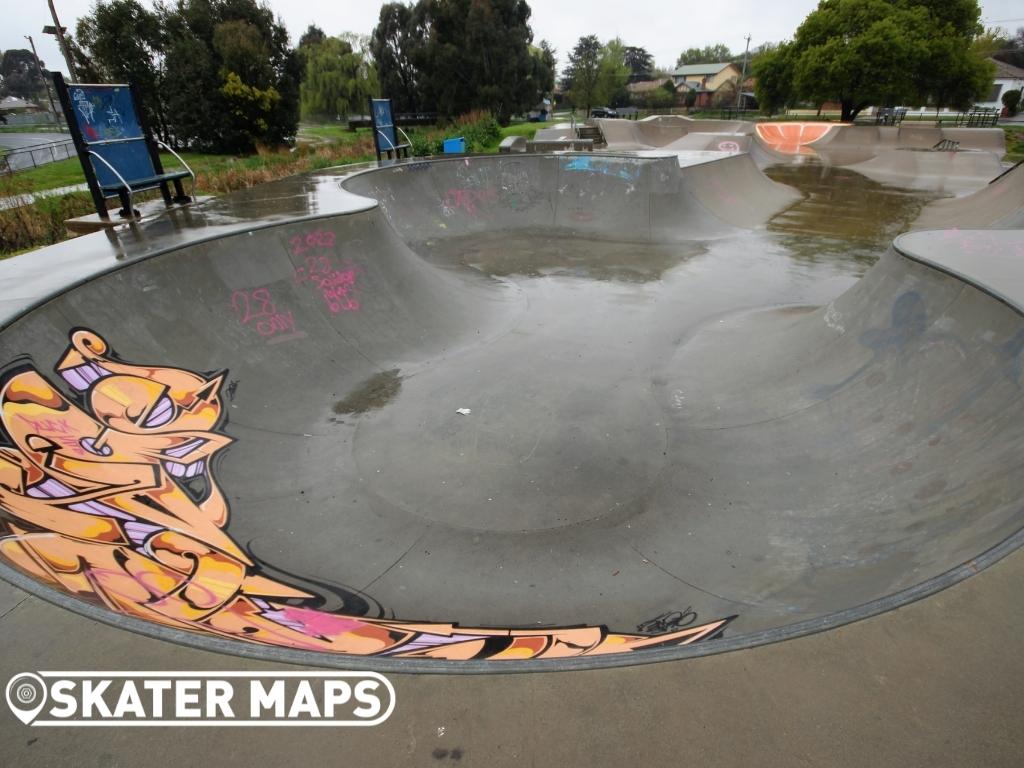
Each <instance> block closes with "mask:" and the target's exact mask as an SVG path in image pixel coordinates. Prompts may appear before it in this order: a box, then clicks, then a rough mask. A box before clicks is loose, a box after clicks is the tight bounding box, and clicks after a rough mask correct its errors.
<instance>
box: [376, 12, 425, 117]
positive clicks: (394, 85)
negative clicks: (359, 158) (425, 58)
mask: <svg viewBox="0 0 1024 768" xmlns="http://www.w3.org/2000/svg"><path fill="white" fill-rule="evenodd" d="M425 33H426V30H424V29H422V28H421V26H420V14H417V13H415V12H414V9H413V7H412V6H409V5H405V4H404V3H385V4H384V5H383V6H382V7H381V9H380V15H379V16H378V20H377V26H376V27H374V29H373V34H372V35H371V36H370V53H371V54H372V55H373V61H374V63H375V64H376V67H377V78H378V80H379V83H380V94H379V95H380V96H383V97H385V98H389V99H391V100H392V101H393V102H394V107H395V110H396V111H397V112H410V111H413V110H417V109H421V108H422V106H423V104H424V99H423V93H422V91H421V90H420V83H419V72H418V70H417V65H416V61H417V59H418V58H419V57H420V51H421V49H422V47H423V37H424V35H425Z"/></svg>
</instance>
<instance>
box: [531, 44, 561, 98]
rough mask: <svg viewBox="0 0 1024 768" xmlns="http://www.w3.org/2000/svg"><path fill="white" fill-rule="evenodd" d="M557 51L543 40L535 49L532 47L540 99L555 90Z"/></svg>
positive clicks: (535, 81)
mask: <svg viewBox="0 0 1024 768" xmlns="http://www.w3.org/2000/svg"><path fill="white" fill-rule="evenodd" d="M555 53H556V51H555V49H554V48H552V47H551V44H550V43H549V42H548V41H547V40H541V41H540V43H539V44H538V45H537V46H536V47H534V46H530V55H531V56H532V57H533V74H532V75H531V77H532V78H533V81H534V86H535V90H536V91H537V95H538V96H540V97H543V96H546V95H547V94H549V93H551V92H552V91H553V90H555V69H556V67H557V64H558V62H557V60H556V58H555Z"/></svg>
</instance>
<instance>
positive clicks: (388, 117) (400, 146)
mask: <svg viewBox="0 0 1024 768" xmlns="http://www.w3.org/2000/svg"><path fill="white" fill-rule="evenodd" d="M370 119H371V120H372V121H373V146H374V148H375V149H376V150H377V160H378V161H380V159H381V156H382V155H387V156H388V159H391V158H392V156H393V157H394V158H395V159H398V158H399V157H403V156H404V157H408V156H409V148H410V147H411V146H412V142H411V141H410V140H409V137H408V136H407V135H406V133H405V131H403V130H402V129H401V128H399V127H398V126H397V125H395V118H394V113H393V112H392V111H391V99H370ZM399 133H400V134H402V138H404V139H405V141H404V142H401V143H400V142H399V141H398V134H399Z"/></svg>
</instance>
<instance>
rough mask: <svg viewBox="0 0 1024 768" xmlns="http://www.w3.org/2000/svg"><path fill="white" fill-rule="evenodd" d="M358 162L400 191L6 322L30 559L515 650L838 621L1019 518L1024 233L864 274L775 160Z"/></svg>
mask: <svg viewBox="0 0 1024 768" xmlns="http://www.w3.org/2000/svg"><path fill="white" fill-rule="evenodd" d="M723 179H724V180H725V181H726V182H727V181H728V180H730V179H732V180H734V181H738V180H743V181H742V182H738V183H733V184H729V183H724V182H723ZM343 183H344V185H345V188H346V189H347V190H348V191H349V192H352V193H355V194H359V195H365V196H369V197H372V198H373V199H375V200H378V201H379V205H377V206H367V207H365V209H363V210H359V211H356V212H353V213H350V214H344V215H339V214H333V213H330V212H327V213H320V214H317V215H312V216H307V217H304V218H302V219H301V220H295V221H290V222H283V223H278V224H275V225H273V226H266V227H261V228H253V229H249V230H248V231H243V232H239V233H237V234H233V235H230V236H226V237H220V238H215V239H210V240H206V241H203V242H196V243H191V244H188V245H185V246H184V247H179V248H176V249H173V250H169V251H165V252H157V253H154V254H152V255H151V256H150V257H149V258H146V259H142V260H137V261H134V262H132V263H129V264H126V265H125V266H123V267H122V268H120V269H116V270H113V271H109V272H106V273H104V274H101V275H97V276H96V277H95V278H93V279H90V280H87V281H85V282H82V283H80V284H77V285H72V286H64V287H63V288H62V290H60V291H58V292H56V293H55V294H54V295H53V296H52V297H51V298H49V300H47V301H45V302H43V303H40V304H38V305H37V306H35V307H33V308H31V309H30V310H29V311H27V312H25V313H24V314H23V315H22V316H21V317H19V318H18V319H16V320H14V321H13V322H11V323H9V324H8V325H7V326H6V327H5V328H4V329H3V331H2V333H0V358H2V360H3V361H5V362H6V363H7V367H6V368H5V371H4V375H3V380H2V386H0V419H2V427H3V438H4V446H3V447H2V448H0V509H2V515H3V517H2V519H3V527H4V532H3V533H4V535H3V538H2V540H0V557H2V567H3V571H2V572H3V574H4V575H5V576H7V577H8V578H10V579H11V580H13V581H15V583H17V584H19V585H21V586H24V587H26V588H29V589H31V590H33V591H35V592H36V593H38V594H43V595H44V596H46V597H48V598H49V599H52V600H55V601H57V602H60V603H61V604H62V605H65V606H67V607H69V608H72V609H74V610H78V611H80V612H84V613H87V614H88V615H91V616H94V617H96V618H100V619H102V620H105V621H109V622H112V623H116V624H119V625H120V626H123V627H126V628H129V629H132V630H135V631H139V632H143V633H147V634H151V635H155V636H158V637H164V638H168V639H173V640H176V641H179V642H186V643H191V644H195V645H200V646H202V647H208V648H214V649H217V650H228V651H231V652H235V653H243V654H248V655H257V656H261V657H266V658H277V659H285V660H291V661H304V662H307V663H318V664H341V665H344V666H349V667H351V666H358V665H360V664H362V665H366V666H373V667H375V668H383V669H388V668H390V669H395V670H399V669H426V670H431V671H443V670H452V671H494V670H496V669H506V670H513V669H554V668H571V667H586V666H596V665H610V664H624V663H636V662H639V661H653V660H659V659H665V658H674V657H678V656H683V655H690V654H699V653H709V652H715V651H716V650H727V649H731V648H738V647H744V646H748V645H752V644H757V643H763V642H768V641H771V640H777V639H783V638H785V637H790V636H795V635H798V634H803V633H806V632H812V631H818V630H821V629H824V628H827V627H830V626H835V625H836V624H839V623H843V622H845V621H850V620H853V619H855V618H859V617H862V616H865V615H871V614H872V613H877V612H879V611H881V610H885V609H887V608H890V607H893V606H895V605H898V604H900V603H901V602H905V601H907V600H910V599H914V598H915V597H918V596H921V595H923V594H927V593H929V592H930V591H934V590H936V589H939V588H941V587H942V586H944V585H946V584H949V583H952V582H953V581H955V580H958V579H960V578H963V577H964V576H966V575H967V573H968V572H969V569H968V568H967V566H965V565H964V564H965V563H974V564H975V565H974V567H980V566H982V565H984V564H986V563H987V562H989V561H991V560H992V559H994V558H996V557H998V556H999V555H1000V554H1002V553H1004V552H1005V551H1008V549H1010V548H1012V547H1014V546H1016V545H1017V540H1016V538H1015V537H1017V536H1018V531H1019V529H1020V528H1021V522H1022V521H1021V500H1022V498H1024V472H1021V462H1022V461H1024V459H1022V458H1021V456H1022V453H1021V451H1020V447H1021V441H1022V439H1024V414H1022V412H1021V409H1022V407H1024V403H1022V399H1021V383H1022V382H1021V359H1022V357H1021V354H1022V349H1024V341H1022V340H1024V322H1022V318H1021V313H1020V302H1019V301H1018V294H1017V293H1015V292H1014V291H1013V290H1010V289H1006V288H1005V283H1004V284H1003V285H1004V288H1003V290H1002V292H998V291H996V290H994V289H993V288H992V287H991V285H992V284H993V283H992V281H989V282H986V281H985V280H984V279H982V278H977V279H976V278H972V277H971V274H970V270H969V269H968V268H966V267H964V265H963V264H962V263H960V262H957V261H956V259H957V258H958V257H959V255H960V254H963V253H965V252H967V253H977V254H981V255H980V256H979V257H978V259H979V260H980V261H986V260H989V261H992V262H993V263H994V264H995V266H994V267H993V269H998V268H999V265H1005V264H1006V263H1007V262H1006V258H1005V257H1006V256H1007V255H1010V256H1020V255H1021V249H1022V247H1024V246H1022V241H1021V234H1020V232H1018V231H1015V230H1004V231H1001V232H996V233H994V234H993V233H989V232H980V233H978V232H974V233H972V232H966V231H960V232H954V233H932V232H922V233H916V234H913V235H908V236H905V237H903V238H901V239H900V240H898V241H897V243H896V244H895V246H894V247H893V248H892V249H891V250H890V251H889V252H888V253H885V254H884V255H883V256H882V258H881V259H880V260H879V262H878V263H877V264H876V265H875V266H874V267H872V268H871V269H870V270H869V271H868V272H867V274H866V275H864V277H863V278H862V279H860V280H858V281H856V282H854V280H853V278H852V277H850V276H848V275H845V274H840V275H839V276H838V277H837V271H836V268H835V267H834V266H833V265H828V264H814V263H808V262H805V261H799V260H794V259H793V258H791V256H790V255H789V254H788V253H787V252H786V251H785V249H784V248H782V247H781V246H780V245H779V243H778V241H777V240H776V239H774V237H773V235H772V234H771V233H769V232H767V231H766V230H765V228H764V224H765V223H766V222H767V221H768V220H769V219H770V218H771V216H772V215H774V213H775V212H777V211H779V210H782V209H783V208H785V207H786V206H787V205H789V204H791V203H792V201H793V200H794V199H795V198H796V197H797V196H796V194H795V193H794V192H792V191H791V190H788V189H787V188H786V187H784V186H782V185H777V184H774V183H772V182H770V181H768V180H767V179H765V178H764V177H763V176H760V174H758V173H757V172H756V169H755V168H754V167H753V165H752V163H751V161H750V158H749V157H748V156H736V157H732V158H725V159H723V160H720V161H718V162H712V163H704V164H700V165H694V166H691V167H688V168H680V167H679V164H678V161H677V159H676V158H675V157H671V158H668V159H659V158H637V157H628V158H617V157H610V156H605V157H595V156H591V155H586V156H580V155H562V156H541V155H537V156H523V157H515V158H504V157H503V158H498V157H495V158H460V159H457V160H450V161H441V162H429V163H427V162H420V163H408V164H399V165H396V166H391V167H384V168H380V169H377V170H373V171H370V172H367V173H363V174H359V175H355V176H352V177H351V178H349V179H347V180H345V181H344V182H343ZM723 202H724V203H725V205H722V203H723ZM715 211H720V212H722V213H721V215H716V214H715ZM922 254H924V255H922ZM943 254H946V255H948V256H949V258H948V260H947V261H948V263H945V265H944V262H942V257H943ZM839 286H841V287H842V288H849V290H845V291H843V290H840V289H839ZM994 294H997V295H994ZM126 317H130V318H131V322H126V321H125V318H126Z"/></svg>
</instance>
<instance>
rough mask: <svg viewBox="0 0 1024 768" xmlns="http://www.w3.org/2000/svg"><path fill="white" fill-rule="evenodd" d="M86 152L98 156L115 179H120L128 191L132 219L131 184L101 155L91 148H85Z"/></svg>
mask: <svg viewBox="0 0 1024 768" xmlns="http://www.w3.org/2000/svg"><path fill="white" fill-rule="evenodd" d="M86 152H87V153H88V154H90V155H92V156H93V157H98V158H99V159H100V160H101V161H102V162H103V164H104V165H105V166H107V168H109V169H110V172H111V173H113V174H114V175H115V176H117V180H118V181H120V182H121V184H123V185H124V188H125V191H126V192H128V217H129V218H132V219H134V218H135V198H134V197H132V185H131V184H129V183H128V182H127V180H125V178H124V176H122V175H121V174H120V173H118V172H117V168H115V167H114V166H112V165H111V164H110V163H109V162H108V161H107V160H106V159H105V158H104V157H103V155H101V154H99V153H98V152H93V151H92V150H91V149H89V150H86Z"/></svg>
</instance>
